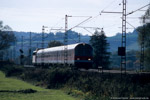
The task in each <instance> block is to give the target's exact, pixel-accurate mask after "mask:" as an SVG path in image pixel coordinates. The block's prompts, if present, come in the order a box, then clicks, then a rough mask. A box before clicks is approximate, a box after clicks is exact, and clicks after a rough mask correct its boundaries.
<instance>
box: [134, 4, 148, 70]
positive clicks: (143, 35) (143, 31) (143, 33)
mask: <svg viewBox="0 0 150 100" xmlns="http://www.w3.org/2000/svg"><path fill="white" fill-rule="evenodd" d="M141 21H142V23H143V26H140V27H138V28H137V30H138V32H139V35H138V43H139V45H141V43H142V41H144V47H145V51H144V62H145V63H144V66H145V67H146V70H150V6H149V7H148V9H147V10H146V12H145V14H144V15H143V16H142V18H141Z"/></svg>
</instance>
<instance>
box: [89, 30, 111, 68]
mask: <svg viewBox="0 0 150 100" xmlns="http://www.w3.org/2000/svg"><path fill="white" fill-rule="evenodd" d="M90 43H91V45H92V47H93V49H94V64H95V66H96V68H97V67H98V66H102V67H103V68H104V69H108V67H109V64H110V61H109V56H110V53H109V52H108V50H107V49H108V46H109V44H108V43H107V40H106V36H105V34H104V32H103V30H102V31H101V32H98V31H96V32H95V33H94V35H92V36H91V40H90Z"/></svg>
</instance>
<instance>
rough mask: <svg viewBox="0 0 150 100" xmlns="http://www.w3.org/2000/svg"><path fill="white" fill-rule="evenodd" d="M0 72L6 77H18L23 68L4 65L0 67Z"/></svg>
mask: <svg viewBox="0 0 150 100" xmlns="http://www.w3.org/2000/svg"><path fill="white" fill-rule="evenodd" d="M1 70H2V71H3V72H4V73H5V75H6V77H10V76H19V75H21V74H22V72H23V71H24V68H23V66H16V65H5V66H3V67H1Z"/></svg>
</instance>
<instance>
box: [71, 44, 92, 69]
mask: <svg viewBox="0 0 150 100" xmlns="http://www.w3.org/2000/svg"><path fill="white" fill-rule="evenodd" d="M92 55H93V49H92V47H91V46H90V45H89V44H85V43H82V44H79V45H78V46H76V48H75V56H74V57H75V58H74V59H75V66H76V67H77V68H85V69H89V68H91V67H92V64H93V57H92Z"/></svg>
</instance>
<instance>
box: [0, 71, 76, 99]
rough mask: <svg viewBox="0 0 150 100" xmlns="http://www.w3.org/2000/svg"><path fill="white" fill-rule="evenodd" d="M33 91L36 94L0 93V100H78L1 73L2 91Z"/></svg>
mask: <svg viewBox="0 0 150 100" xmlns="http://www.w3.org/2000/svg"><path fill="white" fill-rule="evenodd" d="M25 89H33V90H36V91H37V92H35V93H26V94H25V93H18V92H0V100H77V99H76V98H73V97H71V96H69V95H67V94H65V93H64V92H63V91H61V90H49V89H44V88H41V87H37V86H33V85H31V84H29V83H26V82H24V81H21V80H17V79H14V78H6V77H5V75H4V73H2V72H1V71H0V91H5V90H7V91H18V90H25Z"/></svg>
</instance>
